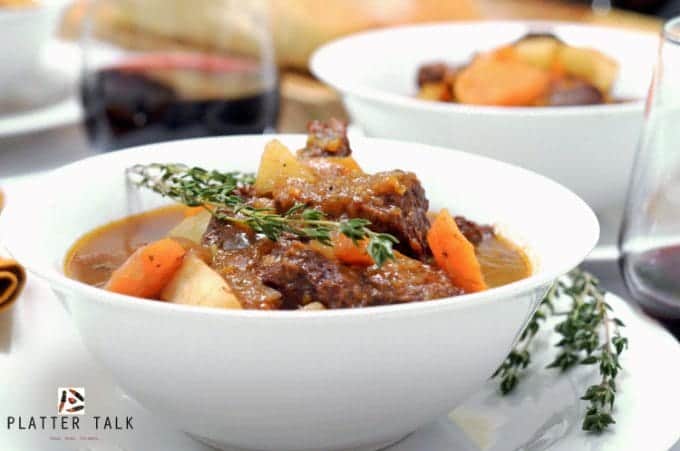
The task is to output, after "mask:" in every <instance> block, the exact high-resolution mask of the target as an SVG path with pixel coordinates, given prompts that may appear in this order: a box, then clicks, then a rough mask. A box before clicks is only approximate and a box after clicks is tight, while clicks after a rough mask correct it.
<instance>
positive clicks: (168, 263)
mask: <svg viewBox="0 0 680 451" xmlns="http://www.w3.org/2000/svg"><path fill="white" fill-rule="evenodd" d="M185 253H186V250H185V249H184V247H182V245H181V244H179V243H178V242H177V241H175V240H172V239H170V238H164V239H162V240H159V241H154V242H153V243H149V244H147V245H146V246H142V247H140V248H139V249H137V250H136V251H135V252H134V253H133V254H132V255H130V256H129V257H128V259H127V260H125V262H124V263H123V264H122V265H121V266H120V268H118V269H116V270H115V271H114V272H113V274H112V275H111V278H110V279H109V281H108V282H107V283H106V286H105V287H104V288H105V289H107V290H109V291H114V292H116V293H121V294H127V295H130V296H138V297H141V298H150V299H158V297H159V296H160V294H161V291H162V290H163V288H164V287H165V285H167V284H168V282H170V280H171V279H172V276H173V275H174V274H175V272H176V271H177V270H178V269H179V267H180V266H181V264H182V259H183V258H184V254H185Z"/></svg>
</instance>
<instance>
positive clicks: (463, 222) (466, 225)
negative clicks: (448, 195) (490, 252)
mask: <svg viewBox="0 0 680 451" xmlns="http://www.w3.org/2000/svg"><path fill="white" fill-rule="evenodd" d="M455 221H456V225H457V226H458V229H459V230H460V232H461V233H462V234H463V235H465V238H467V240H468V241H469V242H471V243H472V244H474V245H475V246H477V245H478V244H479V243H481V242H482V240H483V239H484V238H485V237H487V236H491V235H493V227H491V226H488V225H479V224H477V223H476V222H473V221H470V220H468V219H466V218H465V217H464V216H456V217H455Z"/></svg>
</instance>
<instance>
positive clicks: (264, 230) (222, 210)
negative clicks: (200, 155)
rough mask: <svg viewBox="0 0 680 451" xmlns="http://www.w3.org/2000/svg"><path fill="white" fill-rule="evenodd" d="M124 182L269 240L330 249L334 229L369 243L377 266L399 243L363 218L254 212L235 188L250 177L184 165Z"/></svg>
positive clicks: (131, 173) (302, 209)
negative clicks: (285, 237)
mask: <svg viewBox="0 0 680 451" xmlns="http://www.w3.org/2000/svg"><path fill="white" fill-rule="evenodd" d="M127 175H128V178H129V179H130V180H131V181H132V182H133V183H134V184H136V185H137V186H139V187H144V188H147V189H150V190H152V191H155V192H156V193H159V194H161V195H162V196H165V197H169V198H171V199H173V200H175V201H177V202H180V203H183V204H185V205H188V206H200V205H202V206H204V207H206V209H207V210H208V211H210V213H211V214H213V215H214V216H215V217H217V218H218V219H220V220H224V221H229V222H235V223H240V224H245V225H247V226H248V227H250V228H251V229H252V230H253V231H255V232H256V233H261V234H263V235H264V236H266V237H267V238H269V239H270V240H272V241H277V240H278V239H279V238H280V237H281V235H282V234H284V233H289V234H293V235H295V236H297V237H298V238H303V239H310V240H318V241H320V242H321V243H323V244H325V245H329V246H330V245H331V244H332V243H331V232H333V231H337V232H339V233H341V234H343V235H345V236H347V237H348V238H350V239H351V240H352V241H353V242H354V243H355V244H357V243H358V241H360V240H364V239H365V240H368V243H367V246H366V252H367V253H368V254H369V255H370V256H371V258H372V259H373V261H374V262H375V264H376V265H377V266H381V265H382V264H383V263H385V261H387V260H394V258H395V257H394V252H393V249H392V248H393V246H394V245H395V244H397V243H399V240H397V238H395V237H394V236H393V235H390V234H388V233H378V232H375V231H373V230H371V229H370V228H369V226H370V225H371V222H370V221H369V220H367V219H362V218H351V219H343V220H340V221H331V220H328V219H326V217H325V215H324V213H323V212H322V211H320V210H318V209H314V208H307V207H306V206H305V205H302V204H296V205H294V206H293V207H292V208H290V209H289V210H288V211H287V212H285V213H283V214H279V213H278V212H277V211H275V210H274V209H272V208H256V207H254V206H252V205H250V204H248V202H246V201H245V200H244V199H243V198H242V197H241V196H239V195H238V189H239V188H242V187H244V186H246V185H251V184H252V183H254V180H255V179H254V176H253V175H252V174H244V173H240V172H219V171H214V170H213V171H207V170H205V169H202V168H198V167H188V166H185V165H183V164H160V163H152V164H148V165H136V166H132V167H130V168H128V170H127Z"/></svg>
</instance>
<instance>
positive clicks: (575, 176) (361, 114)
mask: <svg viewBox="0 0 680 451" xmlns="http://www.w3.org/2000/svg"><path fill="white" fill-rule="evenodd" d="M530 30H533V31H552V32H553V33H555V34H556V35H557V36H559V37H560V38H561V39H563V40H564V41H566V42H567V43H569V44H573V45H576V46H587V47H593V48H596V49H599V50H601V51H603V52H604V53H606V54H607V55H609V56H611V57H613V58H614V59H616V60H617V61H618V62H619V64H620V77H619V79H618V81H617V83H616V86H615V88H614V94H615V95H616V96H618V97H620V98H629V99H636V100H635V101H632V102H626V103H621V104H613V105H599V106H577V107H569V108H565V107H561V108H560V107H552V108H517V107H514V108H508V107H488V106H486V107H485V106H474V105H461V104H453V103H438V102H429V101H424V100H419V99H416V98H414V96H415V94H416V91H417V88H416V85H415V78H416V72H417V69H418V67H419V65H420V64H422V63H425V62H431V61H441V60H444V61H449V62H451V63H465V62H467V61H469V60H470V58H471V56H472V55H473V54H474V53H475V52H478V51H483V50H489V49H493V48H496V47H498V46H499V45H503V44H507V43H510V42H512V41H514V40H516V39H518V38H519V37H521V36H523V35H524V34H525V33H527V32H528V31H530ZM657 43H658V37H657V36H655V35H654V34H644V33H639V32H633V31H626V30H619V29H613V28H604V27H595V26H587V25H576V24H569V23H559V22H471V23H452V24H435V25H423V26H404V27H396V28H389V29H384V30H380V31H373V32H366V33H359V34H356V35H352V36H349V37H346V38H342V39H339V40H336V41H334V42H332V43H329V44H327V45H325V46H323V47H321V48H320V49H319V50H317V51H316V53H314V55H313V57H312V59H311V65H310V67H311V70H312V72H313V73H314V74H315V75H316V76H317V77H318V78H320V79H321V80H323V81H324V82H326V83H328V84H330V85H331V86H333V87H334V88H336V89H337V90H338V91H339V92H340V93H341V94H342V96H343V101H344V104H345V106H346V107H347V110H348V111H349V113H350V116H351V118H352V120H353V121H354V122H355V123H356V124H357V125H359V126H360V127H361V129H362V130H363V131H364V132H365V133H366V135H368V136H377V137H383V138H394V139H400V140H408V141H418V142H422V143H427V144H434V145H440V146H446V147H451V148H455V149H465V150H467V151H470V152H474V153H478V154H480V155H485V156H488V157H491V158H496V159H499V160H502V161H507V162H510V163H513V164H516V165H519V166H522V167H525V168H527V169H531V170H533V171H536V172H538V173H541V174H543V175H546V176H548V177H551V178H553V179H555V180H557V181H558V182H560V183H562V184H564V185H566V186H567V187H569V188H570V189H572V190H574V191H575V192H576V193H577V194H579V195H580V196H581V197H583V198H584V199H585V200H586V201H587V202H588V203H589V204H590V205H591V206H593V207H594V208H595V209H596V211H598V213H599V212H602V211H612V210H613V211H614V213H615V214H619V213H620V212H621V211H622V207H623V202H624V196H625V192H626V187H627V184H628V177H629V172H630V169H631V167H632V164H633V157H634V153H635V148H636V145H637V141H638V136H639V134H640V129H641V125H642V116H643V106H644V98H645V96H646V91H647V88H648V86H649V82H650V80H651V73H652V67H653V64H654V62H655V58H656V49H657Z"/></svg>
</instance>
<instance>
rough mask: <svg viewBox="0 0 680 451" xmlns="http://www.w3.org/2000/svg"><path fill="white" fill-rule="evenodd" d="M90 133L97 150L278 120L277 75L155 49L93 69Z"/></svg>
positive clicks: (231, 61) (87, 85)
mask: <svg viewBox="0 0 680 451" xmlns="http://www.w3.org/2000/svg"><path fill="white" fill-rule="evenodd" d="M81 96H82V103H83V106H84V110H85V126H86V129H87V134H88V137H89V138H90V141H91V142H92V143H93V145H94V146H95V147H96V148H97V149H99V150H105V151H106V150H115V149H120V148H124V147H130V146H137V145H142V144H148V143H153V142H160V141H170V140H175V139H184V138H194V137H200V136H219V135H234V134H257V133H263V132H264V131H266V130H268V129H272V128H273V127H274V125H275V123H276V119H277V114H278V106H279V93H278V88H277V84H276V81H273V82H270V83H264V82H263V81H262V77H261V73H260V71H259V68H258V66H257V64H255V63H253V62H251V61H249V60H246V59H238V58H224V57H215V56H205V55H195V54H168V55H163V54H160V55H159V54H151V55H146V56H142V57H137V58H134V59H129V60H126V61H123V62H121V63H119V64H116V65H114V66H107V67H103V68H99V69H97V70H95V71H92V72H90V73H88V74H86V76H85V77H84V79H83V83H82V85H81Z"/></svg>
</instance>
